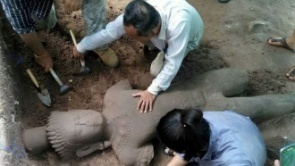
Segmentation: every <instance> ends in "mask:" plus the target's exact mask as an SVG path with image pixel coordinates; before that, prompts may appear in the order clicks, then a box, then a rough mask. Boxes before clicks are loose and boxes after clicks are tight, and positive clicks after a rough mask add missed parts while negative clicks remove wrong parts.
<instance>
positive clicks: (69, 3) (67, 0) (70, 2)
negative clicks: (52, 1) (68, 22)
mask: <svg viewBox="0 0 295 166" xmlns="http://www.w3.org/2000/svg"><path fill="white" fill-rule="evenodd" d="M82 2H83V0H63V4H64V7H65V9H66V11H67V12H68V13H72V12H73V11H77V10H80V9H81V7H82Z"/></svg>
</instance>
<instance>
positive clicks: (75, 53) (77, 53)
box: [73, 46, 84, 59]
mask: <svg viewBox="0 0 295 166" xmlns="http://www.w3.org/2000/svg"><path fill="white" fill-rule="evenodd" d="M73 56H74V58H80V59H83V58H84V54H82V53H80V52H79V51H78V50H77V47H75V46H74V47H73Z"/></svg>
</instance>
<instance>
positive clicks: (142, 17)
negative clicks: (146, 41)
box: [123, 0, 160, 36]
mask: <svg viewBox="0 0 295 166" xmlns="http://www.w3.org/2000/svg"><path fill="white" fill-rule="evenodd" d="M159 22H160V15H159V13H158V11H157V10H156V9H155V8H154V7H153V6H151V5H150V4H148V3H147V2H145V1H144V0H134V1H132V2H130V3H129V4H128V5H127V6H126V8H125V12H124V18H123V23H124V25H125V26H130V25H132V26H134V28H135V29H136V30H137V35H138V36H148V35H149V34H150V33H151V32H152V30H153V29H154V28H155V27H157V25H158V24H159Z"/></svg>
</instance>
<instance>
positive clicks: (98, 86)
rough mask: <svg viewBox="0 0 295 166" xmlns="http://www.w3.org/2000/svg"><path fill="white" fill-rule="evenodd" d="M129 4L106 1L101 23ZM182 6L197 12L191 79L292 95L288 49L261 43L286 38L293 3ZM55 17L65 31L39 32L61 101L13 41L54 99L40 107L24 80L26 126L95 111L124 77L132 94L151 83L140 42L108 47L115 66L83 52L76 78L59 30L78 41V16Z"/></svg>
mask: <svg viewBox="0 0 295 166" xmlns="http://www.w3.org/2000/svg"><path fill="white" fill-rule="evenodd" d="M128 2H129V0H112V1H111V0H107V18H108V20H109V21H110V20H113V19H114V18H115V17H116V16H117V15H118V14H120V13H121V12H122V11H123V9H124V6H125V4H127V3H128ZM189 2H190V3H191V4H192V5H194V6H195V7H196V9H197V10H198V11H199V13H200V15H201V16H202V18H203V21H204V23H205V33H204V35H203V39H202V42H201V44H200V48H199V49H198V50H194V51H192V52H191V53H190V61H191V63H192V64H194V65H192V66H194V67H193V70H192V71H193V73H194V74H201V73H204V72H206V71H209V70H213V69H218V68H223V67H234V68H241V69H245V70H247V71H248V72H249V75H250V78H251V79H250V83H249V86H248V88H247V90H246V91H245V92H244V93H243V94H242V95H243V96H254V95H260V94H268V93H285V92H289V91H292V90H293V89H294V87H295V84H294V83H293V82H291V81H288V80H287V79H286V78H285V77H284V74H285V72H287V71H288V70H289V68H291V67H292V66H294V64H295V59H294V57H295V56H294V55H293V54H292V53H291V52H290V51H288V50H285V49H282V48H276V47H272V46H269V45H268V44H267V43H266V40H267V38H268V37H270V36H273V35H280V36H287V35H289V34H291V32H292V31H293V28H294V27H295V26H294V25H295V22H294V20H295V10H294V8H295V1H293V0H285V1H278V0H268V1H265V0H247V1H243V0H232V1H231V2H229V3H228V4H220V3H218V1H217V0H206V1H205V0H189ZM57 13H58V16H59V23H60V25H61V26H62V27H63V30H64V31H54V32H51V33H47V32H39V33H38V34H39V36H40V37H41V39H42V41H43V44H44V46H45V47H46V48H47V49H48V50H49V52H50V54H51V55H52V57H53V61H54V69H55V71H56V72H57V74H58V75H59V76H60V78H61V80H62V81H63V82H64V83H65V84H68V85H70V86H72V87H73V89H72V90H71V91H70V92H69V93H67V94H65V95H59V86H58V84H57V83H56V82H55V81H54V79H53V78H52V77H51V76H50V74H47V73H44V72H43V71H42V70H41V68H40V67H39V66H37V65H36V64H35V63H34V59H33V56H32V52H30V51H29V50H28V49H27V48H26V47H25V46H24V44H23V43H22V42H20V41H18V40H16V39H15V40H14V42H15V44H14V45H15V49H14V50H15V52H14V53H12V54H13V55H16V57H15V58H16V59H19V56H21V55H26V56H23V57H24V66H25V67H30V68H31V69H32V71H33V73H34V74H35V75H36V76H37V78H38V79H39V80H40V82H42V83H43V84H44V85H45V86H46V88H47V89H48V90H49V92H50V94H51V98H52V100H53V106H52V107H51V108H47V107H44V106H43V105H42V103H41V102H39V100H38V98H37V95H36V93H37V92H36V91H35V90H34V88H33V86H32V83H31V82H30V80H29V78H28V77H27V79H26V80H25V84H28V85H31V86H29V88H28V89H26V90H25V96H23V100H24V102H25V105H26V107H25V108H24V112H23V113H22V117H21V120H22V124H23V126H24V127H26V128H29V127H36V126H40V125H45V124H46V121H47V117H48V116H49V114H50V112H51V111H53V110H68V109H79V108H81V109H82V108H83V109H94V110H97V111H102V106H103V97H104V94H105V91H106V90H107V89H108V88H109V87H110V86H111V85H113V84H115V83H116V82H118V81H119V80H122V79H128V80H129V81H130V82H131V84H132V86H133V87H134V88H139V89H145V88H146V87H147V86H148V85H149V84H150V82H151V80H152V79H151V77H150V75H149V65H150V62H151V60H152V57H154V55H155V54H156V53H150V54H149V55H147V54H146V55H144V51H143V47H142V44H140V43H138V42H136V41H133V40H131V39H129V38H128V37H126V36H124V37H122V38H121V39H120V40H118V41H116V42H113V43H111V44H110V47H111V48H112V49H113V50H114V51H115V52H116V53H117V55H118V57H119V60H120V65H119V66H118V67H116V68H109V67H107V66H105V65H104V64H103V63H102V62H101V61H100V60H99V59H98V57H97V56H96V55H95V54H93V53H89V55H88V56H87V57H86V64H87V66H89V67H91V69H92V73H91V74H90V75H86V76H80V75H79V74H78V71H79V69H80V65H79V62H78V61H77V60H75V59H72V52H71V48H72V46H73V44H72V42H71V40H70V37H69V36H68V35H66V34H65V33H64V32H67V28H72V29H73V28H74V31H75V32H76V35H77V36H78V37H81V36H82V35H83V20H82V18H81V12H80V11H78V12H74V13H72V14H67V13H66V12H64V10H63V7H62V6H60V5H57ZM18 66H19V65H18ZM23 75H25V72H24V73H23ZM30 159H31V163H32V164H36V165H119V163H118V161H117V159H116V157H115V155H114V153H113V151H112V150H111V149H109V150H106V151H103V152H97V153H95V154H93V155H91V156H89V157H86V158H83V159H77V160H72V161H61V160H60V159H59V157H58V156H57V155H56V154H55V153H54V152H53V151H48V152H46V153H44V154H42V155H40V156H30Z"/></svg>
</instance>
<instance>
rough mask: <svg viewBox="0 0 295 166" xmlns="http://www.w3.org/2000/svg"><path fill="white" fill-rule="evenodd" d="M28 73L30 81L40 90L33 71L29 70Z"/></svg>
mask: <svg viewBox="0 0 295 166" xmlns="http://www.w3.org/2000/svg"><path fill="white" fill-rule="evenodd" d="M26 72H27V73H28V75H29V77H30V79H31V80H32V82H33V83H34V84H35V86H36V87H37V88H38V89H40V86H39V83H38V81H37V80H36V78H35V76H34V75H33V73H32V71H31V70H30V69H27V70H26Z"/></svg>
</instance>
